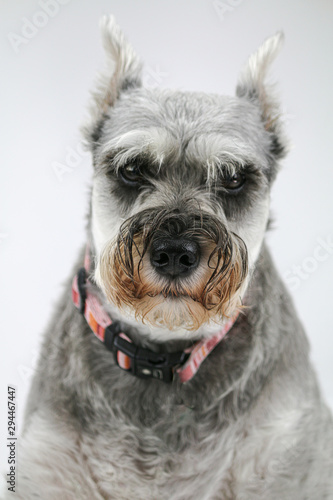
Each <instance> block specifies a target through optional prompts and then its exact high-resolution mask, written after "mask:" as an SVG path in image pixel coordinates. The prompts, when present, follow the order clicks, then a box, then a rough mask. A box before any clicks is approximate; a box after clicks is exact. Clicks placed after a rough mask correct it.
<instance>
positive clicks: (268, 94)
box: [236, 32, 285, 158]
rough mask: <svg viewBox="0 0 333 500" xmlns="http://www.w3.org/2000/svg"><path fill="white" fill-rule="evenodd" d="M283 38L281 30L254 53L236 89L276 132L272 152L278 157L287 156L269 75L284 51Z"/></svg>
mask: <svg viewBox="0 0 333 500" xmlns="http://www.w3.org/2000/svg"><path fill="white" fill-rule="evenodd" d="M283 40H284V35H283V33H282V32H278V33H277V34H276V35H274V36H272V37H270V38H268V39H267V40H266V41H265V42H264V43H263V44H262V45H261V46H260V47H259V49H258V50H257V52H255V53H254V54H252V55H251V56H250V58H249V60H248V62H247V64H246V66H245V68H244V69H243V71H242V72H241V75H240V78H239V81H238V84H237V88H236V95H237V96H238V97H244V98H246V99H249V100H250V101H251V102H253V103H254V104H256V105H257V106H259V108H260V111H261V116H262V120H263V123H264V126H265V128H266V130H267V131H269V132H271V133H272V149H271V152H272V154H273V155H274V156H275V157H276V158H281V157H283V156H284V154H285V146H284V142H285V141H284V139H283V137H282V132H281V127H280V121H281V120H280V116H281V112H280V107H279V104H278V102H277V101H276V98H275V95H274V88H273V87H272V85H269V84H267V82H266V77H267V73H268V70H269V68H270V65H271V63H272V62H273V61H274V59H275V57H276V56H277V54H278V53H279V52H280V50H281V47H282V43H283Z"/></svg>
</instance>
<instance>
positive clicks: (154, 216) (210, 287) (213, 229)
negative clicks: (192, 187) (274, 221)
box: [96, 207, 247, 330]
mask: <svg viewBox="0 0 333 500" xmlns="http://www.w3.org/2000/svg"><path fill="white" fill-rule="evenodd" d="M246 276H247V250H246V246H245V243H244V242H243V240H242V239H241V238H240V237H238V236H237V235H236V234H234V233H231V232H230V231H228V229H227V227H226V225H225V224H224V223H223V222H222V221H221V220H220V219H219V218H218V217H216V216H215V215H214V214H211V213H207V212H204V211H199V210H191V209H190V208H188V209H187V210H186V211H185V210H182V211H181V210H180V209H176V208H175V209H167V208H165V207H156V208H154V209H147V210H144V211H142V212H139V213H137V214H135V215H134V216H133V217H130V218H129V219H128V220H127V221H125V222H124V223H123V224H122V226H121V228H120V231H119V235H118V237H117V239H116V240H114V241H110V243H109V245H108V246H107V247H105V249H104V252H103V253H102V255H101V257H100V261H99V263H98V271H97V272H96V280H97V282H98V284H99V285H100V286H101V288H102V290H103V291H104V293H105V294H106V296H107V298H108V299H109V300H110V302H113V303H115V304H116V305H117V306H118V307H119V308H123V307H128V308H130V309H131V310H134V312H135V315H136V318H137V319H140V320H141V321H144V322H149V323H150V324H152V325H158V326H164V327H167V328H169V329H174V328H178V327H182V328H186V329H187V330H195V329H197V328H199V327H200V326H201V325H202V324H204V323H206V322H208V321H209V320H210V319H213V318H214V317H217V318H220V319H221V317H224V316H227V317H229V315H231V314H233V313H234V311H235V310H236V308H237V307H238V306H239V304H240V298H239V293H238V291H239V289H240V288H241V286H242V284H243V283H244V281H245V278H246Z"/></svg>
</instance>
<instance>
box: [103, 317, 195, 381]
mask: <svg viewBox="0 0 333 500" xmlns="http://www.w3.org/2000/svg"><path fill="white" fill-rule="evenodd" d="M110 326H112V325H110ZM113 351H114V356H115V361H116V363H117V364H118V361H117V352H118V351H120V352H122V353H124V354H126V355H127V356H128V357H129V358H130V359H131V368H130V370H126V371H128V372H129V373H131V374H132V375H135V376H136V377H139V378H146V379H147V378H154V379H158V380H162V381H163V382H167V383H169V382H172V380H173V374H174V367H175V366H177V365H181V364H183V363H184V362H185V361H186V359H187V358H188V356H189V354H187V353H185V352H183V351H179V352H173V353H156V352H153V351H150V350H149V349H144V348H142V347H138V346H137V345H135V344H133V343H131V342H128V341H127V340H126V339H123V338H122V337H119V336H118V334H116V335H115V336H114V342H113ZM118 366H119V364H118ZM120 368H121V367H120Z"/></svg>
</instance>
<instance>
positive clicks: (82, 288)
mask: <svg viewBox="0 0 333 500" xmlns="http://www.w3.org/2000/svg"><path fill="white" fill-rule="evenodd" d="M86 280H87V273H86V270H85V268H84V267H81V269H79V272H78V273H77V287H78V290H79V294H80V304H79V311H80V313H81V314H84V309H85V306H86V298H87V294H86Z"/></svg>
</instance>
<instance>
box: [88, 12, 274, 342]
mask: <svg viewBox="0 0 333 500" xmlns="http://www.w3.org/2000/svg"><path fill="white" fill-rule="evenodd" d="M103 35H104V42H105V46H106V50H107V53H108V54H109V56H110V58H111V61H110V62H112V63H113V68H110V70H109V74H108V75H107V74H106V75H103V76H102V78H101V80H100V86H99V91H98V92H97V93H96V94H95V101H94V109H93V117H92V120H91V123H90V124H89V125H88V126H87V127H86V130H85V133H86V137H87V139H88V141H89V143H90V146H91V150H92V152H93V159H94V167H95V175H94V184H93V192H92V218H91V233H92V237H93V247H94V249H95V252H96V272H95V278H96V281H97V283H98V285H99V286H100V287H101V288H102V290H103V292H104V293H105V295H106V297H107V299H108V300H109V301H110V303H111V304H113V305H114V306H115V307H117V308H118V309H120V310H123V311H125V313H126V315H127V316H128V317H131V318H135V320H136V321H138V322H139V323H140V322H141V323H142V322H145V323H147V324H149V325H151V326H152V327H155V331H157V332H162V331H164V332H165V331H166V330H167V331H169V335H171V333H170V331H174V332H176V334H177V332H179V331H181V332H184V331H187V332H193V331H196V332H198V331H201V330H202V328H203V327H204V326H206V327H207V325H208V324H211V323H212V322H216V323H218V324H221V323H222V322H223V320H224V318H226V317H229V316H230V315H232V314H233V313H234V312H235V311H236V309H237V308H239V307H240V306H241V304H242V298H243V296H244V293H245V291H246V288H247V285H248V282H249V278H250V276H251V272H252V271H253V269H254V266H255V262H256V259H257V257H258V254H259V251H260V248H261V245H262V241H263V238H264V234H265V230H266V227H267V222H268V216H269V192H270V186H271V183H272V181H273V179H274V178H275V174H276V170H277V161H278V159H279V158H280V157H282V155H283V153H284V147H283V145H282V142H281V134H280V130H279V126H278V121H277V115H276V107H275V105H274V103H273V100H272V99H271V98H270V97H269V96H268V92H267V88H266V86H265V85H264V76H265V69H266V67H267V65H268V63H269V62H270V60H271V59H272V58H273V56H274V55H275V53H276V51H277V49H278V45H279V42H280V38H281V36H279V35H277V36H275V37H273V38H271V39H269V40H268V41H266V42H265V44H264V45H263V46H262V47H261V48H260V49H259V51H258V53H256V54H255V55H254V56H252V57H251V58H250V61H249V63H248V66H247V68H246V69H245V71H244V73H243V76H242V79H241V81H240V83H239V85H238V87H237V96H236V97H221V96H217V95H207V94H202V93H185V92H175V91H165V90H158V89H151V88H150V89H145V88H142V87H141V85H140V71H141V67H140V63H139V61H138V59H137V57H136V56H135V54H134V52H133V50H132V48H131V47H130V46H129V45H128V43H127V42H125V40H124V38H123V36H122V34H121V33H120V31H119V28H118V27H117V26H116V25H115V24H114V22H113V20H112V19H105V20H104V22H103ZM153 329H154V328H153ZM207 331H209V329H207ZM157 335H158V334H157ZM188 335H191V333H189V334H188Z"/></svg>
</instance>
